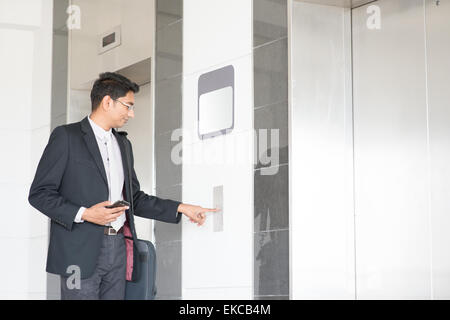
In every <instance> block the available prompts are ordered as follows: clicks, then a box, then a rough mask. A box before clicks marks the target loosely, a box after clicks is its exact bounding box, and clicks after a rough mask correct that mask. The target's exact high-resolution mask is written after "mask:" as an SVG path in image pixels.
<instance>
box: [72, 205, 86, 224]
mask: <svg viewBox="0 0 450 320" xmlns="http://www.w3.org/2000/svg"><path fill="white" fill-rule="evenodd" d="M84 210H86V208H85V207H81V208H80V210H78V213H77V215H76V216H75V220H74V222H76V223H81V222H84V220H83V219H81V216H82V215H83V213H84Z"/></svg>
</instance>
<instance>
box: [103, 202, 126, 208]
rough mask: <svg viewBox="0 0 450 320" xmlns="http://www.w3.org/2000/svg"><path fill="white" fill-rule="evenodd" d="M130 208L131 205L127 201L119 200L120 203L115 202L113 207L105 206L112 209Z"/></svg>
mask: <svg viewBox="0 0 450 320" xmlns="http://www.w3.org/2000/svg"><path fill="white" fill-rule="evenodd" d="M129 206H130V204H129V203H128V202H127V201H125V200H119V201H116V202H114V203H113V204H112V205H109V206H105V208H108V209H112V208H117V207H129Z"/></svg>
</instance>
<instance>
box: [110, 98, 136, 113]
mask: <svg viewBox="0 0 450 320" xmlns="http://www.w3.org/2000/svg"><path fill="white" fill-rule="evenodd" d="M113 100H114V101H118V102H120V103H121V104H123V105H124V106H125V107H127V108H128V111H133V110H134V105H131V104H126V103H125V102H122V101H120V100H118V99H113Z"/></svg>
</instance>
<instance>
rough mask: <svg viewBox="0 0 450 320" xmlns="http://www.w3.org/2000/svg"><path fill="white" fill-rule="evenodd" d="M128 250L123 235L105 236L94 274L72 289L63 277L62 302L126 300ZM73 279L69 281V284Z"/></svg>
mask: <svg viewBox="0 0 450 320" xmlns="http://www.w3.org/2000/svg"><path fill="white" fill-rule="evenodd" d="M125 274H126V248H125V238H124V236H123V233H119V234H117V235H103V243H102V247H101V250H100V255H99V257H98V260H97V266H96V268H95V271H94V274H93V275H92V276H91V277H90V278H87V279H81V280H80V288H79V289H77V288H74V289H72V288H71V287H73V285H72V286H71V285H70V284H69V286H68V283H67V280H68V278H66V277H63V276H61V300H123V299H124V298H125V282H126V280H125ZM71 280H72V279H69V282H70V281H71Z"/></svg>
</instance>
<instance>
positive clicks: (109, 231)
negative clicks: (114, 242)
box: [103, 226, 123, 236]
mask: <svg viewBox="0 0 450 320" xmlns="http://www.w3.org/2000/svg"><path fill="white" fill-rule="evenodd" d="M103 233H104V234H106V235H108V236H115V235H117V234H118V233H123V227H121V228H120V229H119V231H116V230H115V229H114V228H113V227H109V226H108V227H105V229H104V231H103Z"/></svg>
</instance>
